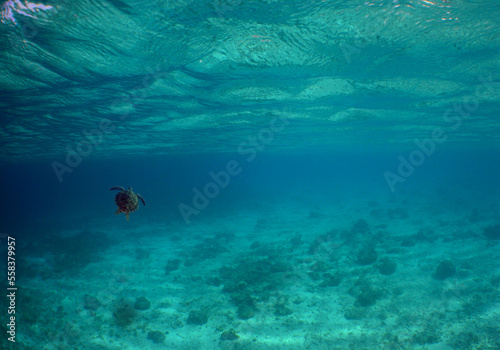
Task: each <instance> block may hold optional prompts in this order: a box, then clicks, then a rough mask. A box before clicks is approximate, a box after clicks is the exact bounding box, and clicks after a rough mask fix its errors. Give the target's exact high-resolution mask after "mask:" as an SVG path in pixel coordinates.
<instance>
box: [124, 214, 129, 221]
mask: <svg viewBox="0 0 500 350" xmlns="http://www.w3.org/2000/svg"><path fill="white" fill-rule="evenodd" d="M128 215H129V213H127V214H126V215H125V218H126V219H127V221H128V219H129V217H128Z"/></svg>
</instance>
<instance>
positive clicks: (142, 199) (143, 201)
mask: <svg viewBox="0 0 500 350" xmlns="http://www.w3.org/2000/svg"><path fill="white" fill-rule="evenodd" d="M136 195H137V198H139V200H140V201H141V202H142V204H143V205H144V206H146V201H145V200H144V198H142V196H141V195H140V194H139V193H136Z"/></svg>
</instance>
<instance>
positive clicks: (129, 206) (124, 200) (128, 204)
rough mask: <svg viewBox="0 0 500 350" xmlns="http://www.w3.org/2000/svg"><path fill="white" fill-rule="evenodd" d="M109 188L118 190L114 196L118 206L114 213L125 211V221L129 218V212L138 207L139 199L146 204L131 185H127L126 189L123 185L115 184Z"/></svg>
mask: <svg viewBox="0 0 500 350" xmlns="http://www.w3.org/2000/svg"><path fill="white" fill-rule="evenodd" d="M110 190H111V191H113V190H116V191H120V192H118V193H117V194H116V196H115V203H116V205H117V206H118V209H117V210H116V212H115V215H118V214H120V213H125V215H126V218H127V221H128V219H129V217H128V216H129V214H130V213H131V212H133V211H136V210H137V209H138V208H139V201H141V202H142V204H144V205H146V202H145V201H144V198H142V196H141V195H140V194H138V193H135V192H134V191H132V187H129V188H128V190H126V189H124V188H123V187H120V186H115V187H111V189H110Z"/></svg>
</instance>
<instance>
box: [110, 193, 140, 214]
mask: <svg viewBox="0 0 500 350" xmlns="http://www.w3.org/2000/svg"><path fill="white" fill-rule="evenodd" d="M115 203H116V205H117V206H118V209H119V210H120V211H121V212H122V213H126V214H129V213H132V212H134V211H136V210H137V209H138V208H139V199H138V198H137V195H136V194H135V193H134V191H132V189H131V188H129V189H128V190H124V191H120V192H118V193H117V194H116V196H115Z"/></svg>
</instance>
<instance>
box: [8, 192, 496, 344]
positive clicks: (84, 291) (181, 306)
mask: <svg viewBox="0 0 500 350" xmlns="http://www.w3.org/2000/svg"><path fill="white" fill-rule="evenodd" d="M410 197H411V196H408V197H407V198H406V199H405V197H400V198H399V199H394V200H390V199H386V200H384V199H382V200H378V201H375V200H371V201H366V200H365V201H363V200H360V199H359V198H360V197H357V198H358V199H356V200H354V199H352V200H348V199H346V200H344V201H341V202H339V201H336V204H335V205H332V204H330V203H326V202H325V203H320V202H317V201H316V202H307V200H305V199H303V198H286V199H284V198H281V199H280V200H276V201H275V202H273V203H267V204H265V205H264V204H262V203H260V204H258V205H256V206H253V208H254V209H253V210H250V209H248V208H249V207H251V205H248V206H247V205H246V204H245V203H242V205H241V208H247V209H235V210H233V212H231V213H227V216H220V217H216V216H214V215H212V216H208V215H207V216H205V217H203V215H201V216H200V217H199V218H197V220H195V222H194V223H193V224H191V225H189V226H187V225H184V224H180V223H177V224H175V225H173V224H151V223H149V224H148V223H147V222H146V221H145V220H144V219H142V220H141V211H139V212H137V213H133V214H132V215H131V220H130V222H129V223H128V224H127V225H126V226H124V225H122V224H121V221H120V220H123V221H124V220H125V219H124V218H123V217H110V220H109V221H108V222H104V223H102V222H101V223H97V222H94V223H93V224H92V225H91V227H90V228H89V230H88V231H84V232H83V233H82V232H81V231H82V230H81V229H76V230H73V231H71V230H68V231H63V232H54V233H53V234H51V233H45V234H43V239H40V241H39V242H36V243H33V244H29V245H26V247H25V248H24V250H23V251H24V252H25V253H23V254H25V255H26V256H24V257H23V258H22V260H21V262H19V263H18V264H20V265H21V264H22V268H21V267H19V271H20V272H19V273H20V274H21V276H20V280H19V285H18V286H19V295H20V296H19V297H18V301H17V303H18V309H19V316H18V337H17V338H18V342H17V344H16V346H17V347H16V349H23V348H24V349H80V350H84V349H186V350H187V349H204V350H208V349H273V350H276V349H432V350H437V349H440V350H445V349H446V350H451V349H455V350H459V349H467V350H471V349H500V334H499V324H500V292H499V285H500V264H499V261H500V260H499V258H500V249H499V246H500V245H499V244H498V243H499V240H498V239H495V238H494V237H489V238H488V237H486V236H485V235H484V229H485V228H486V227H488V226H492V225H495V224H497V222H495V213H497V212H498V208H491V207H490V208H489V210H483V209H481V208H479V209H476V210H474V208H471V207H470V206H461V205H462V204H460V203H459V202H455V203H453V202H450V203H448V204H447V205H443V203H444V199H443V198H441V202H440V201H438V200H431V199H428V200H427V201H426V202H424V201H422V202H416V201H411V202H409V201H408V199H409V198H410ZM117 220H118V221H119V222H120V226H119V227H120V229H117V228H116V223H117V222H118V221H117ZM113 227H114V228H113ZM123 227H125V228H126V229H122V228H123ZM496 229H499V227H496ZM103 232H104V233H105V235H103ZM492 232H493V231H492ZM497 233H498V232H497ZM493 235H494V233H493ZM106 237H107V238H106ZM360 252H361V253H360ZM374 259H376V261H375V262H373V260H374ZM447 260H449V262H451V265H452V266H451V265H450V264H449V263H444V264H443V265H442V268H441V270H440V271H438V272H437V271H436V268H437V266H438V265H439V264H440V263H441V262H443V261H447ZM393 263H395V264H396V270H395V272H394V273H391V272H392V271H391V269H392V268H393V267H394V265H393ZM453 267H454V268H455V269H456V271H455V273H453ZM381 272H385V273H386V274H383V273H381ZM435 274H438V275H435ZM447 274H448V275H450V276H449V277H447ZM433 275H434V277H433ZM439 277H440V278H444V277H446V278H444V279H443V280H440V279H439ZM141 297H145V299H147V300H144V298H141ZM138 298H140V300H139V302H138V303H137V304H136V300H137V299H138ZM148 301H149V303H148ZM136 307H138V308H144V309H145V310H136ZM154 331H157V332H156V333H153V332H154ZM162 334H163V335H164V337H163V336H162ZM154 340H156V341H157V342H158V343H155V342H154ZM40 344H43V346H40Z"/></svg>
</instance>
